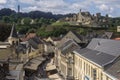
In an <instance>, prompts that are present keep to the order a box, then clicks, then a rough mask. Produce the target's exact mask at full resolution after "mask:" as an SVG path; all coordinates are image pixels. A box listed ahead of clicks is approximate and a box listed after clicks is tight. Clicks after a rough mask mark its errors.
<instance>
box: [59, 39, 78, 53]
mask: <svg viewBox="0 0 120 80" xmlns="http://www.w3.org/2000/svg"><path fill="white" fill-rule="evenodd" d="M78 48H80V46H79V45H78V44H77V43H75V42H74V41H73V40H71V39H69V40H67V41H66V42H65V43H63V45H62V46H61V47H60V48H59V49H60V50H61V52H62V54H63V55H65V54H66V53H68V52H72V51H74V50H75V49H78Z"/></svg>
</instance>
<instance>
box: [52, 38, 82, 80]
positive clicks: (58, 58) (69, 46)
mask: <svg viewBox="0 0 120 80" xmlns="http://www.w3.org/2000/svg"><path fill="white" fill-rule="evenodd" d="M79 48H80V46H79V45H78V44H77V43H76V42H75V41H74V40H72V39H68V40H67V41H65V42H64V43H63V44H62V45H61V46H60V47H59V48H58V51H57V52H56V53H55V58H54V62H55V65H56V66H57V69H58V71H59V72H60V74H61V75H63V77H64V78H65V79H66V78H67V77H68V76H70V77H71V78H72V79H73V69H74V67H73V63H72V60H73V59H74V58H73V54H71V52H72V51H74V50H75V49H79ZM69 65H71V67H70V66H69ZM68 69H71V71H70V72H68ZM71 72H72V73H71ZM69 73H71V74H69ZM69 80H70V79H69Z"/></svg>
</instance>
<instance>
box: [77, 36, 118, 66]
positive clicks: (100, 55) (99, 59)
mask: <svg viewBox="0 0 120 80" xmlns="http://www.w3.org/2000/svg"><path fill="white" fill-rule="evenodd" d="M76 52H77V53H79V54H81V55H82V56H84V57H86V58H87V59H89V60H91V61H93V62H95V63H97V64H98V65H100V66H105V65H107V64H109V63H112V62H114V60H115V59H116V58H117V57H119V56H120V41H116V40H110V39H97V38H96V39H92V41H91V42H90V43H89V45H88V46H87V47H86V48H85V49H81V50H76Z"/></svg>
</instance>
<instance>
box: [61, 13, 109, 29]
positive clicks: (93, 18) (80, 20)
mask: <svg viewBox="0 0 120 80" xmlns="http://www.w3.org/2000/svg"><path fill="white" fill-rule="evenodd" d="M61 21H66V22H68V23H69V24H71V25H85V26H88V27H108V25H107V24H108V22H109V16H108V15H106V16H102V15H101V13H96V15H94V14H93V15H92V14H90V12H87V11H86V12H81V11H80V12H79V13H77V14H73V17H66V18H65V19H62V20H61Z"/></svg>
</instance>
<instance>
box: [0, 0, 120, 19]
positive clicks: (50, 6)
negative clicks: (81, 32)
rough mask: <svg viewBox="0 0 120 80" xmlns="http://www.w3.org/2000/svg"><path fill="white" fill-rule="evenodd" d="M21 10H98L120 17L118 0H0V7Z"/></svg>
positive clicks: (119, 0) (93, 11)
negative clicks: (18, 6)
mask: <svg viewBox="0 0 120 80" xmlns="http://www.w3.org/2000/svg"><path fill="white" fill-rule="evenodd" d="M17 5H20V11H21V12H30V11H35V10H39V11H44V12H52V13H54V14H67V13H78V12H79V11H80V9H81V11H89V12H90V13H91V14H96V13H98V12H100V13H101V14H102V15H103V16H105V15H106V14H108V15H109V16H110V17H120V0H0V9H2V8H11V9H13V10H16V11H17Z"/></svg>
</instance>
